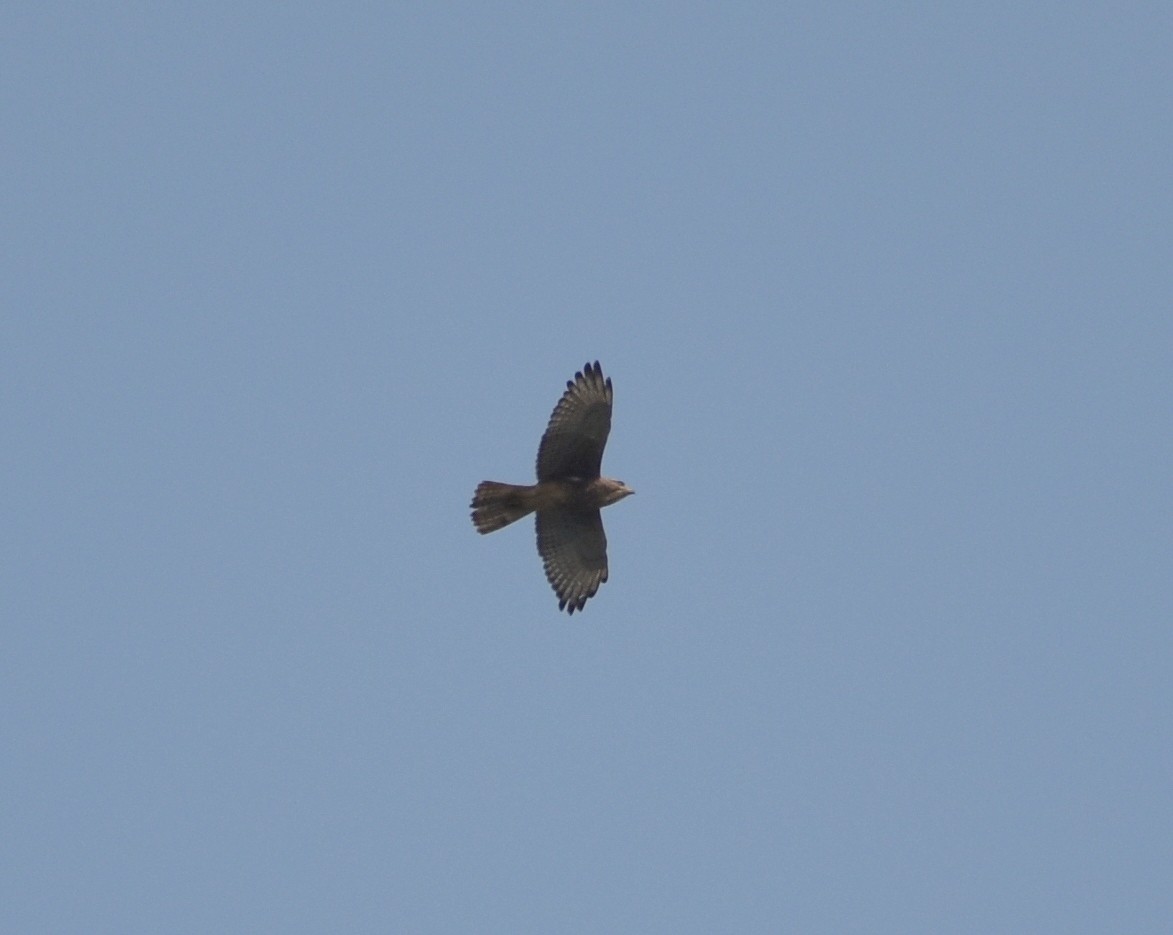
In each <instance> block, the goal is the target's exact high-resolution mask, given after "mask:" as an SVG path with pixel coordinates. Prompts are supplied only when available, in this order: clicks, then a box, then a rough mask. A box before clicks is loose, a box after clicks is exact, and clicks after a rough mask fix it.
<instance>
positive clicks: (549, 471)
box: [472, 361, 634, 614]
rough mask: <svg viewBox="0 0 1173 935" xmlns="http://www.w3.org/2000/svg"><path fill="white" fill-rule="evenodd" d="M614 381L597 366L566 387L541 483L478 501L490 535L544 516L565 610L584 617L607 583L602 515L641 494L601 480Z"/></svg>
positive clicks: (477, 522)
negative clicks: (524, 519)
mask: <svg viewBox="0 0 1173 935" xmlns="http://www.w3.org/2000/svg"><path fill="white" fill-rule="evenodd" d="M611 401H612V389H611V380H610V379H604V378H603V371H602V369H601V368H600V367H599V364H598V361H596V362H595V363H594V365H593V366H592V365H591V364H587V365H586V367H584V368H583V369H582V371H581V372H579V373H576V374H575V375H574V379H573V380H570V381H568V382H567V384H566V392H565V393H563V394H562V398H561V399H560V400H559V401H558V405H557V406H555V407H554V412H553V414H552V415H551V416H550V423H549V425H548V426H547V427H546V431H545V434H544V435H543V436H542V442H541V445H540V446H539V447H538V463H537V473H538V482H537V483H536V484H533V485H519V484H502V483H499V482H497V481H483V482H482V483H481V484H479V485H478V486H477V489H476V493H475V494H474V495H473V500H472V511H473V512H472V521H473V525H474V526H476V529H477V532H479V533H482V534H483V533H490V532H494V531H496V530H498V529H501V528H503V527H505V526H508V525H509V524H510V523H513V522H516V521H517V520H519V519H521V518H522V517H523V516H527V515H529V514H530V513H535V514H537V520H536V523H537V532H538V553H539V554H540V555H541V557H542V565H543V567H544V568H545V571H546V578H547V579H548V580H549V582H550V585H551V586H552V587H553V588H554V591H555V593H557V595H558V599H559V603H558V609H559V610H563V609H565V610H566V611H567V612H568V613H572V614H573V613H574V611H575V610H582V608H583V606H584V605H585V604H586V602H587V598H590V597H593V596H594V594H595V593H596V592H597V591H598V589H599V585H600V584H602V583H603V582H604V581H606V580H607V537H606V535H605V534H604V532H603V522H602V518H601V517H600V515H599V510H600V509H602V508H603V507H605V506H609V505H610V504H612V503H616V502H618V501H619V500H622V499H623V498H624V497H626V496H628V495H629V494H632V493H634V491H633V490H631V488H629V487H628V486H627V485H626V484H624V483H623V482H622V481H617V480H611V479H610V478H607V477H602V476H601V475H600V469H601V466H602V461H603V448H604V446H605V445H606V444H607V435H608V434H609V432H610V430H611Z"/></svg>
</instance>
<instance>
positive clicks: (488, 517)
mask: <svg viewBox="0 0 1173 935" xmlns="http://www.w3.org/2000/svg"><path fill="white" fill-rule="evenodd" d="M533 511H534V507H533V488H532V487H526V486H524V485H518V484H499V483H497V481H493V480H486V481H481V483H479V484H478V485H477V490H476V493H475V494H473V498H472V523H473V525H474V526H476V528H477V532H479V533H480V534H481V535H484V534H485V533H489V532H496V531H497V530H498V529H502V528H504V527H505V526H508V525H509V524H510V523H515V522H517V521H518V520H519V519H521V518H522V517H523V516H526V515H528V514H530V513H532V512H533Z"/></svg>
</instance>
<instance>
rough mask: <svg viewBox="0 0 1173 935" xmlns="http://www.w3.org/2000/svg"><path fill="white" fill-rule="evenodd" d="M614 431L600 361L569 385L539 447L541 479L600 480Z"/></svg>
mask: <svg viewBox="0 0 1173 935" xmlns="http://www.w3.org/2000/svg"><path fill="white" fill-rule="evenodd" d="M610 431H611V379H610V378H609V377H608V378H605V379H604V377H603V370H602V368H601V367H600V366H599V362H598V361H597V360H596V361H595V362H594V364H587V365H586V366H585V367H583V368H582V370H581V371H580V372H579V373H576V374H575V375H574V379H573V380H568V381H567V382H566V392H565V393H563V394H562V398H561V399H560V400H558V405H557V406H555V407H554V412H553V414H552V415H551V416H550V424H549V425H547V426H546V433H545V434H544V435H543V436H542V443H541V445H539V446H538V480H539V481H544V480H555V479H557V478H563V477H581V478H593V477H598V476H599V469H600V468H601V466H602V464H603V447H604V446H605V445H606V444H607V434H608V433H609V432H610ZM600 529H601V527H600ZM604 580H605V579H604ZM592 593H594V592H592Z"/></svg>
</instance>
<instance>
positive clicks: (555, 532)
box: [537, 507, 607, 614]
mask: <svg viewBox="0 0 1173 935" xmlns="http://www.w3.org/2000/svg"><path fill="white" fill-rule="evenodd" d="M537 526H538V554H539V555H541V557H542V567H543V568H545V570H546V580H548V581H549V582H550V587H552V588H553V589H554V593H555V594H557V595H558V609H559V610H565V611H566V612H567V613H569V614H573V613H574V612H575V611H576V610H582V608H583V605H585V604H586V602H587V598H588V597H594V595H595V592H596V591H598V590H599V585H600V584H602V583H603V582H604V581H606V580H607V536H606V534H605V533H604V532H603V519H602V517H601V516H599V511H598V510H572V509H566V508H563V507H558V508H555V509H550V510H542V511H540V512H539V513H538V514H537Z"/></svg>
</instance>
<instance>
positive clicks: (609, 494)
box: [603, 477, 635, 506]
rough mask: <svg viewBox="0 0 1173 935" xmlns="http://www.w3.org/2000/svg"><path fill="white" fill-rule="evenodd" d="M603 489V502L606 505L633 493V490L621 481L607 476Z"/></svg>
mask: <svg viewBox="0 0 1173 935" xmlns="http://www.w3.org/2000/svg"><path fill="white" fill-rule="evenodd" d="M603 490H604V501H603V502H604V503H605V504H606V505H608V506H610V505H611V504H612V503H618V502H619V501H620V500H622V499H623V498H624V497H629V496H631V495H632V494H633V493H635V491H634V490H632V489H631V488H630V487H628V486H627V485H626V484H625V483H623V481H621V480H612V479H611V478H609V477H608V478H606V485H605V486H604V488H603Z"/></svg>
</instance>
